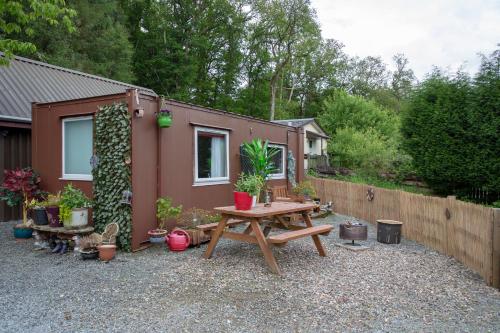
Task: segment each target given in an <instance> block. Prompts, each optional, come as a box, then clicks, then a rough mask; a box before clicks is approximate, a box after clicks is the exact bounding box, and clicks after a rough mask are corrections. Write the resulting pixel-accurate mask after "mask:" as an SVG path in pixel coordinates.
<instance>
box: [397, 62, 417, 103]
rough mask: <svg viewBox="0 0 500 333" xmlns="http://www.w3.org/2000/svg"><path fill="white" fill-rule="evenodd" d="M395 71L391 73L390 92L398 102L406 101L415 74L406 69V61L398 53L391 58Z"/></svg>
mask: <svg viewBox="0 0 500 333" xmlns="http://www.w3.org/2000/svg"><path fill="white" fill-rule="evenodd" d="M392 59H393V60H394V64H395V65H396V70H395V71H394V73H392V81H391V86H392V91H393V92H394V95H395V96H396V98H397V99H398V100H402V99H406V98H408V96H409V95H410V93H411V89H412V87H413V83H414V82H415V79H416V78H415V74H414V73H413V70H412V69H410V68H408V63H409V62H408V59H407V58H406V57H405V55H404V54H401V53H398V54H396V55H395V56H394V57H393V58H392Z"/></svg>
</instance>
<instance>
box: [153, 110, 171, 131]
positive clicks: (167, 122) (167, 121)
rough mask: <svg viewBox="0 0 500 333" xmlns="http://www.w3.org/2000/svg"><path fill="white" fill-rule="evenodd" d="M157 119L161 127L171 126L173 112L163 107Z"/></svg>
mask: <svg viewBox="0 0 500 333" xmlns="http://www.w3.org/2000/svg"><path fill="white" fill-rule="evenodd" d="M156 121H157V122H158V126H159V127H160V128H168V127H170V126H171V125H172V112H171V111H169V110H167V109H163V108H162V109H161V110H160V111H159V112H158V113H157V115H156Z"/></svg>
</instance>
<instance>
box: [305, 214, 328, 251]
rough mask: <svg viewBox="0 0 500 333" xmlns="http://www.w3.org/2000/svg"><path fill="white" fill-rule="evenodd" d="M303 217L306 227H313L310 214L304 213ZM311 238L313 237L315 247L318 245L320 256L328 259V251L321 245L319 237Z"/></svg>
mask: <svg viewBox="0 0 500 333" xmlns="http://www.w3.org/2000/svg"><path fill="white" fill-rule="evenodd" d="M302 217H303V218H304V222H305V223H306V225H307V226H308V227H312V226H313V224H312V221H311V217H310V216H309V214H308V213H307V212H305V213H302ZM311 237H312V239H313V241H314V245H316V249H317V250H318V253H319V255H320V256H322V257H326V251H325V249H324V248H323V245H322V244H321V240H320V239H319V236H318V235H312V236H311Z"/></svg>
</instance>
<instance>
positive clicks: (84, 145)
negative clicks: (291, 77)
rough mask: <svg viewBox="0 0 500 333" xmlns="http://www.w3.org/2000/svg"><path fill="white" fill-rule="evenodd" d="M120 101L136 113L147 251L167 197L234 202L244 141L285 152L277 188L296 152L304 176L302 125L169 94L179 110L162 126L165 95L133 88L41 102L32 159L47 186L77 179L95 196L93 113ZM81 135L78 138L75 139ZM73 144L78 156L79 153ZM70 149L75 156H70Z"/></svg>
mask: <svg viewBox="0 0 500 333" xmlns="http://www.w3.org/2000/svg"><path fill="white" fill-rule="evenodd" d="M115 102H125V103H126V104H127V106H128V111H129V113H130V115H131V117H132V138H131V140H132V144H131V146H132V156H131V170H132V189H131V190H132V192H133V201H132V249H133V250H137V249H140V248H141V247H142V246H143V245H144V243H146V242H147V241H148V239H149V238H148V235H147V231H148V230H150V229H153V228H155V227H156V216H155V214H156V204H155V201H156V199H157V198H158V197H160V196H169V197H171V198H172V199H173V203H174V204H176V205H177V204H182V205H183V207H184V209H188V208H191V207H198V208H204V209H212V208H213V207H216V206H224V205H230V204H232V202H233V197H232V192H233V189H234V183H235V181H236V179H237V177H238V174H239V173H240V171H241V156H240V146H241V144H242V143H243V142H246V141H249V140H252V139H254V138H261V139H267V140H269V142H270V144H272V145H274V146H275V147H276V148H278V149H280V150H281V154H280V158H279V159H278V160H279V161H280V162H278V169H279V172H278V173H276V174H274V175H272V179H271V180H270V184H271V186H275V185H276V186H277V185H281V186H283V185H288V184H289V182H288V174H287V161H288V155H289V152H291V154H292V155H293V157H294V158H295V159H296V168H295V170H296V175H295V180H296V181H301V180H302V179H303V177H304V166H303V159H302V158H297V157H301V156H303V155H304V133H303V130H302V129H300V128H294V127H290V126H286V125H282V124H276V123H271V122H268V121H264V120H261V119H256V118H252V117H248V116H243V115H239V114H234V113H229V112H225V111H221V110H214V109H209V108H204V107H200V106H196V105H192V104H187V103H181V102H177V101H173V100H164V101H163V106H162V107H165V106H166V108H167V109H168V110H170V111H171V112H172V115H173V123H172V126H171V127H169V128H164V129H161V128H159V127H158V125H157V122H156V113H157V112H158V111H159V109H160V106H161V105H162V101H161V100H160V98H159V97H156V96H151V95H148V94H143V93H141V92H140V91H139V90H137V89H129V90H127V91H126V92H125V93H121V94H113V95H108V96H100V97H91V98H84V99H76V100H69V101H61V102H53V103H43V104H36V103H35V104H33V106H32V109H33V110H32V146H33V153H32V163H33V168H34V169H35V170H37V171H38V172H40V174H41V177H42V187H43V189H44V190H47V191H49V192H57V191H59V190H61V189H62V188H63V187H64V185H66V184H67V183H69V182H71V183H73V185H75V186H77V187H79V188H81V189H82V190H84V191H85V193H86V194H87V195H89V196H92V176H91V167H90V162H89V161H90V159H91V157H92V154H93V152H92V140H93V134H92V126H93V117H94V115H95V113H96V112H97V111H98V108H99V106H102V105H108V104H112V103H115ZM138 110H144V111H143V113H142V114H141V112H138ZM68 125H69V126H68ZM65 128H66V130H64V129H65ZM85 128H87V132H85ZM89 128H90V129H89ZM71 132H73V133H71ZM82 133H89V134H88V135H84V134H82ZM75 137H77V138H78V140H76V141H77V142H78V143H75V140H72V138H75ZM71 145H74V148H75V149H74V150H78V154H71V151H72V146H71ZM208 146H210V147H211V148H210V149H208V148H207V147H208ZM65 151H66V152H67V154H68V156H66V158H63V154H64V152H65ZM203 154H217V155H216V156H212V157H211V160H216V161H218V162H215V163H214V162H212V163H210V165H207V164H206V162H204V161H206V159H204V158H199V155H203ZM87 155H88V156H87ZM71 159H73V160H71ZM71 169H73V170H71ZM75 170H76V171H75ZM112 176H113V175H110V177H112Z"/></svg>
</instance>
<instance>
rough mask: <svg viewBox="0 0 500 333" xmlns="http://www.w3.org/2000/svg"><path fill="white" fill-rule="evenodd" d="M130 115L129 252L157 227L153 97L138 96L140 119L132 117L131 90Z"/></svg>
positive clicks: (134, 105)
mask: <svg viewBox="0 0 500 333" xmlns="http://www.w3.org/2000/svg"><path fill="white" fill-rule="evenodd" d="M127 95H128V96H127V97H128V105H129V106H130V107H129V110H130V112H132V192H133V200H132V221H133V223H132V249H133V250H137V249H139V248H141V246H142V244H143V243H145V242H147V241H148V240H149V236H148V230H151V229H154V228H156V226H157V222H156V198H157V197H158V169H157V167H158V158H157V157H158V126H157V125H156V113H155V112H156V111H157V108H158V101H157V100H156V98H153V97H149V96H145V95H141V99H140V107H141V108H143V109H144V116H143V117H142V118H137V117H134V116H133V112H134V110H135V109H136V108H137V107H138V106H137V105H136V99H135V98H134V94H133V93H132V91H128V92H127Z"/></svg>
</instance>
